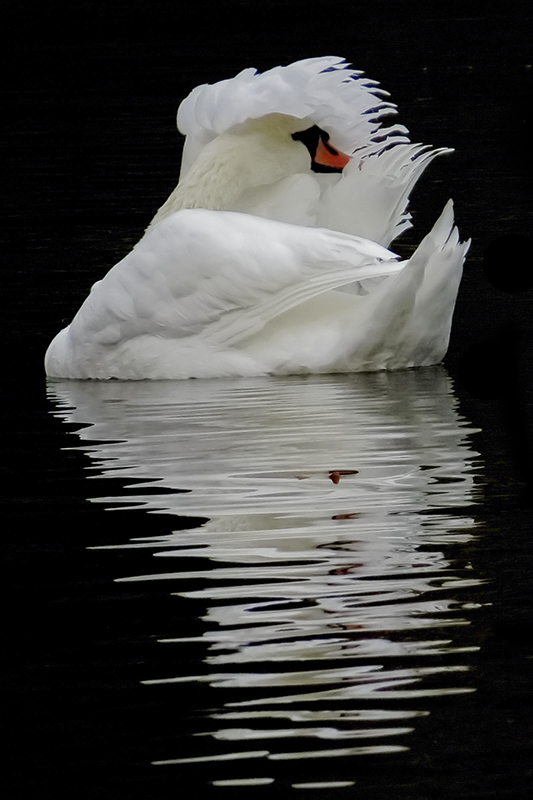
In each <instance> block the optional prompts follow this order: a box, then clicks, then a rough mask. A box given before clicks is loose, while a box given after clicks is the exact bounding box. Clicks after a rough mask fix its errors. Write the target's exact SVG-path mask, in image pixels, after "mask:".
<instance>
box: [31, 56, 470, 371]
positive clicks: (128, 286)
mask: <svg viewBox="0 0 533 800" xmlns="http://www.w3.org/2000/svg"><path fill="white" fill-rule="evenodd" d="M385 95H386V93H385V92H383V91H382V90H381V89H378V88H377V85H376V83H375V82H374V81H369V80H367V79H365V78H364V77H363V75H362V73H361V72H358V71H354V70H353V69H351V68H350V67H349V66H348V65H347V64H346V62H345V61H343V60H342V59H339V58H334V57H326V58H316V59H307V60H304V61H299V62H296V63H294V64H291V65H290V66H287V67H276V68H275V69H272V70H270V71H268V72H266V73H264V74H257V73H256V72H255V70H253V69H248V70H244V71H243V72H241V73H240V74H239V75H237V77H235V78H234V79H232V80H228V81H222V82H220V83H217V84H215V85H212V86H211V85H204V86H200V87H198V88H197V89H195V90H194V91H193V92H192V93H191V94H190V95H189V97H187V98H186V99H185V100H184V101H183V103H182V104H181V106H180V109H179V112H178V127H179V129H180V130H181V131H182V133H184V134H185V135H186V140H185V145H184V151H183V160H182V170H181V175H180V181H179V183H178V186H177V187H176V189H175V190H174V192H173V193H172V194H171V195H170V197H169V198H168V200H167V201H166V203H165V204H164V205H163V206H162V207H161V208H160V210H159V211H158V212H157V214H156V215H155V217H154V219H153V221H152V223H151V224H150V226H149V228H148V230H147V232H146V234H145V236H144V237H143V238H142V239H141V241H140V242H139V243H138V244H137V245H136V247H135V248H134V249H133V251H132V252H131V253H130V254H129V255H128V256H126V258H124V259H123V260H122V261H121V262H120V263H119V264H117V265H116V266H115V267H113V269H111V270H110V272H109V273H108V274H107V275H106V276H105V277H104V278H103V280H101V281H99V282H98V283H97V284H95V286H93V288H92V290H91V293H90V294H89V297H88V298H87V299H86V300H85V302H84V303H83V305H82V306H81V308H80V310H79V311H78V313H77V314H76V316H75V317H74V320H73V321H72V323H71V324H70V325H69V326H68V327H67V328H65V329H64V330H62V331H61V332H60V333H59V334H58V335H57V336H56V337H55V339H54V340H53V341H52V343H51V345H50V347H49V348H48V351H47V353H46V357H45V367H46V372H47V374H48V376H49V377H52V378H74V379H79V378H81V379H85V378H93V379H107V378H118V379H144V378H150V379H163V378H169V379H175V378H191V377H208V378H210V377H221V376H250V375H263V374H289V373H318V372H341V371H371V370H381V369H400V368H405V367H412V366H424V365H429V364H435V363H437V362H439V361H440V360H441V359H442V357H443V356H444V354H445V352H446V349H447V346H448V341H449V334H450V327H451V319H452V314H453V309H454V305H455V299H456V295H457V290H458V286H459V281H460V279H461V272H462V265H463V261H464V257H465V254H466V251H467V249H468V242H467V243H460V242H459V238H458V234H457V230H456V229H455V228H454V226H453V212H452V206H451V202H450V203H448V205H447V206H446V208H445V209H444V212H443V214H442V215H441V217H440V219H439V220H438V221H437V223H436V224H435V226H434V228H433V230H432V231H431V232H430V233H429V234H428V235H427V236H426V237H425V239H423V241H422V243H421V244H420V246H419V247H418V249H417V250H416V252H415V253H414V255H413V256H412V258H410V259H409V261H406V262H399V261H398V260H397V258H396V256H394V254H393V253H391V252H390V251H389V250H388V249H386V248H388V246H389V244H390V242H391V241H392V239H393V238H395V237H396V236H397V235H398V234H399V233H401V232H402V231H403V230H405V229H406V228H408V227H410V225H411V223H410V221H409V220H410V215H409V214H408V213H407V212H406V207H407V203H408V196H409V192H410V190H411V189H412V187H413V185H414V183H415V182H416V180H417V179H418V178H419V176H420V175H421V173H422V172H423V170H424V169H425V167H426V166H427V164H428V163H429V162H430V161H431V160H432V159H433V158H435V156H437V155H439V154H441V153H444V152H450V151H449V150H445V149H440V150H431V149H430V148H428V147H426V146H422V145H414V144H411V142H410V141H409V138H408V136H407V131H406V129H405V128H403V127H402V126H392V127H387V128H383V127H381V121H382V118H383V117H384V116H385V115H388V114H391V113H395V106H393V105H392V104H391V103H389V102H386V101H385V100H384V99H383V97H384V96H385ZM346 154H349V155H346ZM317 169H318V170H320V169H322V170H324V169H326V170H329V171H325V172H320V171H319V172H317V171H316V170H317Z"/></svg>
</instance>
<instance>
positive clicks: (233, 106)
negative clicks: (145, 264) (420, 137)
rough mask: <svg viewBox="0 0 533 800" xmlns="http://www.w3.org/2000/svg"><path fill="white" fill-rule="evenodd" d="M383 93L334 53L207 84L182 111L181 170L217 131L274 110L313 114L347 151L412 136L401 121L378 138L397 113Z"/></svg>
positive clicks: (305, 116) (314, 120)
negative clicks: (388, 119)
mask: <svg viewBox="0 0 533 800" xmlns="http://www.w3.org/2000/svg"><path fill="white" fill-rule="evenodd" d="M384 97H388V93H387V92H385V91H384V90H383V89H380V88H379V87H378V84H377V82H376V81H372V80H369V79H367V78H365V77H364V75H363V73H362V72H361V71H359V70H354V69H352V68H351V67H350V66H349V65H348V64H347V63H346V61H345V60H344V59H342V58H338V57H335V56H327V57H324V58H309V59H305V60H303V61H296V62H295V63H294V64H290V65H289V66H286V67H275V68H274V69H271V70H268V71H267V72H264V73H262V74H260V73H257V72H256V71H255V70H254V69H246V70H243V72H241V73H239V75H237V77H236V78H232V79H231V80H226V81H220V82H219V83H216V84H213V85H210V84H203V85H202V86H198V87H197V88H196V89H194V90H193V91H192V92H191V94H190V95H189V96H188V97H186V98H185V100H184V101H183V102H182V103H181V105H180V107H179V110H178V128H179V130H180V131H181V132H182V133H183V134H185V136H186V137H187V140H186V144H185V148H184V153H183V161H182V175H183V174H184V173H185V172H187V170H188V169H189V167H190V166H191V164H192V163H193V161H194V160H195V158H196V157H197V155H198V153H199V152H200V150H201V149H202V148H203V147H204V146H205V145H206V144H207V143H208V142H210V141H211V140H212V139H214V138H215V137H216V136H218V135H220V134H221V133H224V132H225V131H227V130H229V129H230V128H232V127H234V126H235V125H238V124H240V123H242V122H244V121H245V120H247V119H257V118H259V117H263V116H266V115H267V114H272V113H279V114H288V115H290V116H292V117H297V118H299V119H309V120H310V122H311V124H313V123H314V124H316V125H318V126H319V127H321V128H323V129H324V130H327V131H328V133H329V134H330V136H331V137H332V141H334V142H335V147H337V148H340V149H341V150H343V151H344V152H345V153H348V154H352V153H354V152H355V151H358V152H360V154H361V155H364V154H365V153H366V152H367V151H368V152H369V153H370V152H374V151H375V150H376V147H378V148H379V149H380V150H382V149H383V147H385V146H386V145H390V144H391V143H392V142H393V141H398V142H400V141H403V142H406V141H409V139H408V137H407V133H408V131H407V129H406V128H404V127H403V126H400V125H397V126H394V127H393V128H386V129H385V130H381V131H380V134H381V135H380V137H379V142H378V140H377V139H376V135H377V132H378V130H379V129H380V124H381V121H382V119H383V118H384V117H385V116H387V115H390V114H395V113H396V106H395V104H394V103H391V102H388V101H386V100H384V99H383V98H384ZM384 134H386V141H383V135H384Z"/></svg>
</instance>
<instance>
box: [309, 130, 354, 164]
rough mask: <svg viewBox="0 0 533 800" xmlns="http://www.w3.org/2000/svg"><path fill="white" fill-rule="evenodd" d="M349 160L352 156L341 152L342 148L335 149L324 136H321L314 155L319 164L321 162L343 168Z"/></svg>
mask: <svg viewBox="0 0 533 800" xmlns="http://www.w3.org/2000/svg"><path fill="white" fill-rule="evenodd" d="M349 160H350V156H347V155H346V153H341V152H340V150H335V148H334V147H332V146H331V145H330V144H328V143H327V142H325V141H324V140H323V139H322V137H321V136H319V138H318V146H317V148H316V153H315V157H314V161H315V162H316V163H317V164H320V165H321V166H323V167H333V168H334V169H343V168H344V167H345V166H346V164H347V163H348V161H349Z"/></svg>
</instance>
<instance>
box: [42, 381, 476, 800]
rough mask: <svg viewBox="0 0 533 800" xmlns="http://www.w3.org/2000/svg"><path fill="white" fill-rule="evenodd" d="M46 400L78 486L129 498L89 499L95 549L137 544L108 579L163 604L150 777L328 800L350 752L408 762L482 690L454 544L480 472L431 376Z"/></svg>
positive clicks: (92, 390) (148, 388)
mask: <svg viewBox="0 0 533 800" xmlns="http://www.w3.org/2000/svg"><path fill="white" fill-rule="evenodd" d="M49 395H50V398H51V399H52V400H53V402H54V404H55V405H56V408H57V411H56V414H57V415H58V416H59V417H60V418H61V419H63V420H64V421H65V422H67V423H69V425H72V423H76V424H78V425H80V428H81V429H80V430H79V432H78V436H79V437H80V447H81V448H83V450H84V451H85V452H86V453H87V454H88V455H89V456H90V464H91V466H90V467H89V471H88V477H90V475H91V473H94V474H95V475H102V474H103V475H104V476H109V477H115V478H116V477H117V476H120V478H121V480H122V481H123V482H124V483H125V485H126V486H128V485H129V489H128V493H127V494H124V495H123V496H122V497H121V496H120V495H117V494H116V492H115V493H113V494H112V495H109V496H105V494H104V493H102V496H101V497H96V498H94V500H95V501H96V502H98V503H103V504H104V505H107V506H108V507H109V508H110V513H112V514H114V515H115V516H116V517H117V528H119V529H120V530H121V535H120V537H119V541H117V543H116V544H113V545H101V544H100V542H99V541H98V531H97V530H95V531H94V538H93V541H92V542H90V543H88V545H89V547H90V548H99V547H102V546H104V547H107V548H109V547H110V548H111V549H114V550H116V549H117V548H118V549H137V550H142V551H143V552H144V556H145V557H144V558H143V560H142V563H143V566H144V570H143V572H142V574H134V575H131V574H121V575H116V576H115V579H116V581H117V582H120V583H132V584H138V583H142V584H146V583H149V582H152V583H153V584H155V583H157V587H158V590H160V588H161V585H163V586H164V591H165V592H168V593H169V594H171V595H172V596H173V597H174V598H175V601H176V609H177V619H176V629H175V632H174V634H173V635H168V634H167V635H165V636H164V637H158V636H157V631H158V628H159V624H158V620H157V619H154V620H153V633H152V634H151V635H152V636H155V637H156V638H157V639H158V641H159V642H160V645H161V647H165V648H168V649H169V652H170V651H171V653H172V655H171V659H172V661H173V663H174V664H175V668H174V670H171V671H167V672H164V673H161V674H146V675H145V676H143V679H142V680H141V681H140V682H139V684H140V685H139V691H145V692H146V691H152V692H153V691H159V692H161V691H167V692H168V703H169V707H168V708H169V713H170V714H175V716H176V722H177V730H176V738H175V741H172V740H169V739H166V740H165V741H164V742H162V743H160V744H159V746H158V745H157V743H155V744H152V745H151V749H150V751H149V752H147V753H146V757H147V759H149V760H150V762H151V763H152V764H153V768H154V769H160V768H163V767H165V768H170V767H172V768H174V769H175V770H177V772H178V774H179V775H180V776H181V775H183V776H184V777H188V778H190V777H192V778H193V779H194V780H195V781H196V782H198V781H199V782H200V783H202V784H203V783H205V784H206V785H209V786H214V787H224V786H233V787H234V788H235V787H237V786H250V785H257V786H263V787H266V786H271V787H275V786H276V784H279V783H280V782H281V784H283V785H287V784H288V785H290V786H292V787H293V788H308V789H309V790H312V789H316V790H320V789H321V788H322V789H326V788H328V790H333V788H338V789H339V790H340V789H343V788H346V787H348V786H351V785H353V783H354V782H355V781H356V779H357V774H358V772H359V770H360V766H358V763H359V761H360V760H361V759H363V760H365V759H368V758H378V760H379V758H384V759H387V758H390V757H391V756H392V757H394V758H395V759H400V762H399V763H401V758H402V756H403V754H405V753H408V752H409V751H410V750H411V749H412V747H413V746H416V738H415V737H414V733H415V732H416V730H417V726H418V725H419V724H420V722H421V721H422V720H424V719H425V718H426V717H428V716H429V715H430V713H431V707H432V704H433V703H434V702H435V700H437V701H440V702H447V703H451V704H460V703H462V702H464V697H465V695H470V694H472V693H474V692H475V691H476V682H475V677H474V675H473V673H472V670H473V668H475V654H476V652H477V651H478V649H479V647H478V645H477V643H476V642H473V641H471V640H469V637H468V634H465V629H468V627H469V626H470V624H471V622H472V618H473V617H474V618H475V614H476V611H477V609H478V608H479V607H480V606H481V603H480V598H479V594H478V592H479V587H480V585H481V584H482V577H481V576H480V575H479V574H478V573H477V572H476V570H475V569H474V568H473V565H472V564H471V563H470V561H469V557H468V547H467V546H468V544H469V543H470V542H472V540H475V538H476V536H477V524H476V522H475V509H476V505H477V503H478V502H479V498H480V492H479V488H478V486H477V483H476V479H477V475H478V473H479V471H480V469H481V462H480V458H479V455H478V453H477V452H476V451H475V450H474V449H473V447H472V443H471V437H472V434H473V433H474V429H473V428H472V426H471V425H470V424H469V423H468V421H467V420H465V419H463V418H462V417H461V416H460V414H459V413H458V410H457V401H456V399H455V397H454V394H453V391H452V385H451V381H450V379H449V377H448V375H447V373H446V371H445V370H444V369H443V368H441V367H436V368H431V369H423V370H410V371H406V372H398V373H390V374H374V375H354V376H323V377H322V376H320V377H310V378H283V379H251V380H248V379H247V380H238V381H224V380H222V381H187V382H139V383H121V382H105V383H92V382H65V383H51V384H50V385H49ZM81 425H83V426H84V427H81ZM100 485H101V486H104V487H105V481H103V482H101V483H100ZM137 507H141V508H143V509H145V510H147V511H149V512H152V513H166V514H168V513H170V514H172V515H176V530H175V531H173V532H171V533H170V534H167V535H164V536H160V535H153V533H151V531H150V528H149V526H148V525H147V526H146V531H142V530H139V528H138V527H136V529H135V530H134V531H128V530H127V528H124V527H122V525H121V519H120V518H121V515H123V514H124V512H125V511H126V510H127V509H131V508H137ZM147 519H148V517H147ZM132 534H133V535H132ZM152 556H155V558H153V557H152ZM180 603H187V613H191V612H192V614H193V615H194V617H195V618H196V620H197V622H196V629H197V630H196V631H195V634H194V635H183V624H182V621H181V614H182V613H183V612H182V611H180V608H181V606H180ZM189 627H190V626H189ZM192 665H194V667H195V669H194V670H192V671H191V670H190V666H192ZM141 686H142V687H143V688H141ZM191 686H192V687H194V686H196V687H199V689H197V690H196V691H195V695H194V696H195V703H194V704H193V707H192V708H191V709H189V711H188V718H187V721H186V723H185V724H184V723H183V721H181V722H180V723H179V724H178V720H179V718H180V710H181V706H180V703H181V702H182V700H181V699H180V698H182V696H183V693H186V692H188V691H190V687H191ZM176 689H178V690H181V692H180V691H178V692H177V693H176ZM173 703H174V704H175V705H174V706H173ZM294 765H296V766H294Z"/></svg>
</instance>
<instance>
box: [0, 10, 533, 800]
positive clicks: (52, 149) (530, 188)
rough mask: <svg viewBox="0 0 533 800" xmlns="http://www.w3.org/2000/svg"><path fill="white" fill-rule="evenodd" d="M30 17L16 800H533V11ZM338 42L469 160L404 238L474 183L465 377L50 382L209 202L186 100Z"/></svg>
mask: <svg viewBox="0 0 533 800" xmlns="http://www.w3.org/2000/svg"><path fill="white" fill-rule="evenodd" d="M4 17H5V22H6V27H5V29H6V31H8V33H7V34H6V37H7V38H8V40H9V41H8V43H7V44H8V49H9V51H10V53H11V54H12V56H13V60H12V62H11V66H10V69H9V71H8V73H6V75H7V80H6V81H5V91H4V105H5V107H6V109H9V113H8V115H7V122H6V123H5V128H4V138H5V140H6V145H7V148H6V153H7V158H6V161H7V166H8V173H9V175H8V191H7V192H6V193H5V197H6V200H7V203H6V208H5V211H4V223H5V224H4V226H3V231H2V234H1V236H2V244H3V250H4V254H5V258H4V259H3V261H4V265H3V287H4V291H3V293H2V299H3V305H2V319H3V322H4V325H5V333H4V334H3V338H4V342H5V344H6V352H7V360H6V363H5V366H4V370H3V379H2V401H3V402H2V412H3V415H2V418H3V441H4V450H3V458H2V468H3V470H2V472H3V474H2V489H3V492H2V494H3V507H4V512H3V519H4V523H3V526H2V527H3V531H4V555H5V561H4V568H3V572H4V576H5V583H6V584H7V589H8V592H7V597H6V601H5V613H4V621H5V634H4V637H3V638H4V645H5V655H6V657H5V675H6V677H5V679H4V687H5V695H4V703H3V706H4V711H5V714H4V715H3V716H4V717H5V719H6V720H7V734H8V742H9V745H10V747H9V748H8V750H9V753H8V759H7V764H8V767H9V773H10V776H9V778H8V788H7V794H6V796H7V797H10V798H11V797H12V798H18V797H21V798H22V797H29V796H33V797H36V798H47V797H61V796H65V795H68V796H69V797H72V798H77V797H90V798H96V797H98V798H162V799H166V798H171V797H172V798H174V797H181V796H183V797H189V796H190V795H192V794H193V793H195V792H198V793H205V792H207V793H208V794H209V796H213V797H220V798H226V797H228V798H239V797H248V796H250V793H251V792H253V794H254V796H255V795H256V794H257V795H258V796H261V797H263V796H264V797H266V798H272V797H274V796H276V797H281V798H283V797H293V796H295V797H296V796H302V797H308V798H319V799H320V800H323V799H326V798H327V799H328V800H329V798H339V800H344V798H350V799H351V798H358V800H359V799H360V800H374V798H380V800H384V799H388V798H390V799H391V800H396V798H401V799H402V800H406V799H408V798H412V799H413V800H425V798H430V797H442V798H444V797H446V798H447V797H457V798H464V799H465V800H466V798H498V800H499V798H526V797H529V796H530V791H531V789H530V786H531V779H532V775H533V725H532V721H531V720H532V713H533V708H532V697H533V676H532V671H533V635H532V634H533V593H532V581H531V572H532V568H533V544H532V531H533V438H532V437H533V416H532V415H533V299H532V291H533V289H531V288H528V287H530V286H531V283H530V281H529V274H530V273H529V271H530V270H533V264H532V255H531V254H532V248H531V245H532V239H533V234H532V231H533V224H532V222H533V202H532V201H533V158H532V133H531V132H532V125H533V118H532V113H531V108H532V100H533V92H532V81H533V77H532V76H533V66H532V65H533V48H532V47H531V41H532V33H533V12H532V11H531V8H530V4H529V3H526V2H525V1H524V0H517V2H515V3H514V4H513V5H512V7H511V6H509V4H504V3H500V4H496V5H494V4H492V5H491V7H490V10H488V6H487V5H486V4H483V3H481V2H479V3H478V2H472V3H464V2H463V3H455V2H451V3H446V4H444V3H443V4H439V3H437V4H434V5H433V6H431V8H430V6H429V5H428V4H426V3H415V2H404V3H403V2H387V3H386V2H382V1H381V0H378V2H375V3H373V4H371V5H370V6H369V7H360V6H357V5H353V4H351V3H347V2H345V0H339V2H337V3H334V4H332V5H331V8H330V6H329V5H327V4H326V3H323V2H313V0H310V2H300V1H299V0H295V2H292V3H290V4H286V3H281V2H277V0H272V1H271V2H267V3H263V4H260V5H259V4H252V3H249V2H237V1H236V0H235V2H224V1H223V0H222V2H214V0H209V2H199V3H196V4H194V5H190V6H183V5H182V4H178V3H170V2H164V1H163V0H155V2H152V3H150V4H146V3H144V4H143V3H141V2H129V3H126V2H121V1H120V0H119V2H116V3H112V4H104V3H101V2H100V3H99V2H91V0H87V1H86V2H79V3H77V4H75V5H70V6H68V7H65V6H64V5H63V4H60V3H50V4H48V5H47V6H46V7H43V8H39V9H36V8H35V7H34V5H33V4H29V3H24V2H22V3H20V2H19V3H15V2H11V1H9V2H7V3H5V10H4ZM314 55H339V56H343V57H345V58H346V59H347V60H348V61H350V62H352V63H353V64H354V66H356V67H357V68H360V69H362V70H364V71H365V72H366V74H367V75H368V76H369V77H371V78H374V79H376V80H378V81H380V83H381V85H382V86H383V88H385V89H387V90H388V91H390V92H391V95H392V100H393V101H394V102H396V103H398V105H399V109H400V114H399V118H398V119H399V121H400V122H401V123H403V124H405V125H407V127H408V128H409V129H410V131H411V138H412V140H413V141H421V142H426V143H428V144H434V145H435V146H450V147H453V148H455V151H456V152H455V153H454V154H453V155H452V156H448V157H446V158H441V159H438V160H437V161H435V162H434V163H433V164H432V165H431V167H430V168H429V169H428V171H427V174H426V175H425V176H424V177H423V178H422V179H421V181H420V183H419V185H418V187H417V189H416V191H415V192H414V194H413V197H412V202H411V210H412V213H413V217H414V223H415V226H414V229H413V230H412V231H409V232H408V234H406V235H405V237H404V238H403V239H402V240H400V242H399V243H398V248H397V249H398V250H399V251H400V252H401V253H402V254H408V253H409V252H411V251H412V249H413V247H414V245H415V244H416V242H417V241H418V240H419V239H420V238H421V236H422V235H424V234H425V233H426V232H427V230H428V228H429V227H430V225H431V224H432V222H433V220H434V219H435V217H436V216H437V214H438V213H439V212H440V210H441V208H442V206H443V205H444V203H445V202H446V200H447V199H448V197H450V196H451V197H453V199H454V201H455V208H456V217H457V224H458V226H459V229H460V231H461V234H462V236H463V237H465V238H469V237H471V238H472V247H471V250H470V253H469V256H468V258H467V263H466V267H465V275H464V279H463V282H462V285H461V290H460V295H459V300H458V304H457V309H456V314H455V319H454V328H453V333H452V340H451V345H450V350H449V353H448V355H447V357H446V360H445V362H444V365H439V366H437V367H432V368H428V369H421V370H409V371H405V372H398V373H388V374H383V373H379V374H369V375H362V374H359V375H342V376H335V375H332V376H317V377H308V378H301V377H295V378H290V377H289V378H283V379H274V378H271V379H269V378H264V379H263V378H261V379H255V378H254V379H242V380H235V381H228V380H220V381H186V382H168V383H167V382H161V383H160V382H154V383H150V382H139V383H135V384H128V383H120V382H110V383H92V382H87V383H82V382H59V383H49V384H47V382H46V379H45V376H44V371H43V367H42V359H43V355H44V351H45V349H46V346H47V344H48V342H49V341H50V339H51V338H52V336H53V335H54V334H55V333H56V332H57V331H58V330H59V328H60V327H62V326H63V325H64V324H66V323H67V322H68V321H69V320H70V319H71V317H72V315H73V314H74V313H75V311H76V310H77V308H78V306H79V304H80V302H81V301H82V300H83V299H84V297H85V296H86V294H87V292H88V289H89V288H90V286H91V284H92V283H94V281H95V280H97V279H98V278H100V277H101V276H102V275H103V274H104V273H105V271H107V269H108V268H109V267H110V266H112V264H114V263H115V262H116V261H118V260H119V259H120V258H121V257H122V256H123V255H124V254H125V253H127V252H128V250H129V249H130V248H131V247H132V246H133V244H134V243H135V242H136V241H137V240H138V239H139V237H140V236H141V235H142V232H143V230H144V228H145V227H146V225H147V224H148V222H149V221H150V219H151V217H152V216H153V213H154V212H155V210H156V208H157V207H158V206H159V205H160V204H161V202H162V201H163V200H164V199H166V197H167V196H168V194H169V192H170V190H171V189H172V188H173V187H174V185H175V183H176V180H177V173H178V167H179V159H180V144H179V139H178V136H177V134H176V130H175V111H176V109H177V106H178V103H179V101H180V100H181V99H182V98H183V97H184V96H185V95H186V94H187V93H188V92H189V91H190V90H191V89H192V88H193V87H194V86H195V85H197V84H199V83H202V82H214V81H217V80H220V79H222V78H226V77H231V76H233V75H234V74H236V73H237V72H238V71H239V70H240V69H242V68H244V67H248V66H255V67H257V68H258V69H260V70H263V69H267V68H269V67H271V66H274V65H276V64H284V63H289V62H292V61H294V60H296V59H298V58H304V57H309V56H314ZM501 237H509V238H507V239H505V240H502V239H501ZM495 242H496V244H497V243H498V242H500V243H501V242H503V244H504V247H503V248H501V249H500V251H499V255H498V259H499V261H498V263H500V261H501V270H499V271H498V272H499V274H501V275H502V276H505V279H502V280H501V281H500V282H498V281H496V285H495V283H494V281H493V282H492V283H491V281H489V280H488V278H487V277H486V273H485V271H484V265H485V266H487V264H488V258H487V255H486V254H487V252H489V248H491V246H494V243H495ZM517 276H518V277H520V279H521V280H517ZM490 277H491V279H492V278H493V276H492V275H490ZM518 284H521V285H520V287H519V288H521V289H522V291H509V289H510V288H512V289H516V288H517V287H518Z"/></svg>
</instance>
